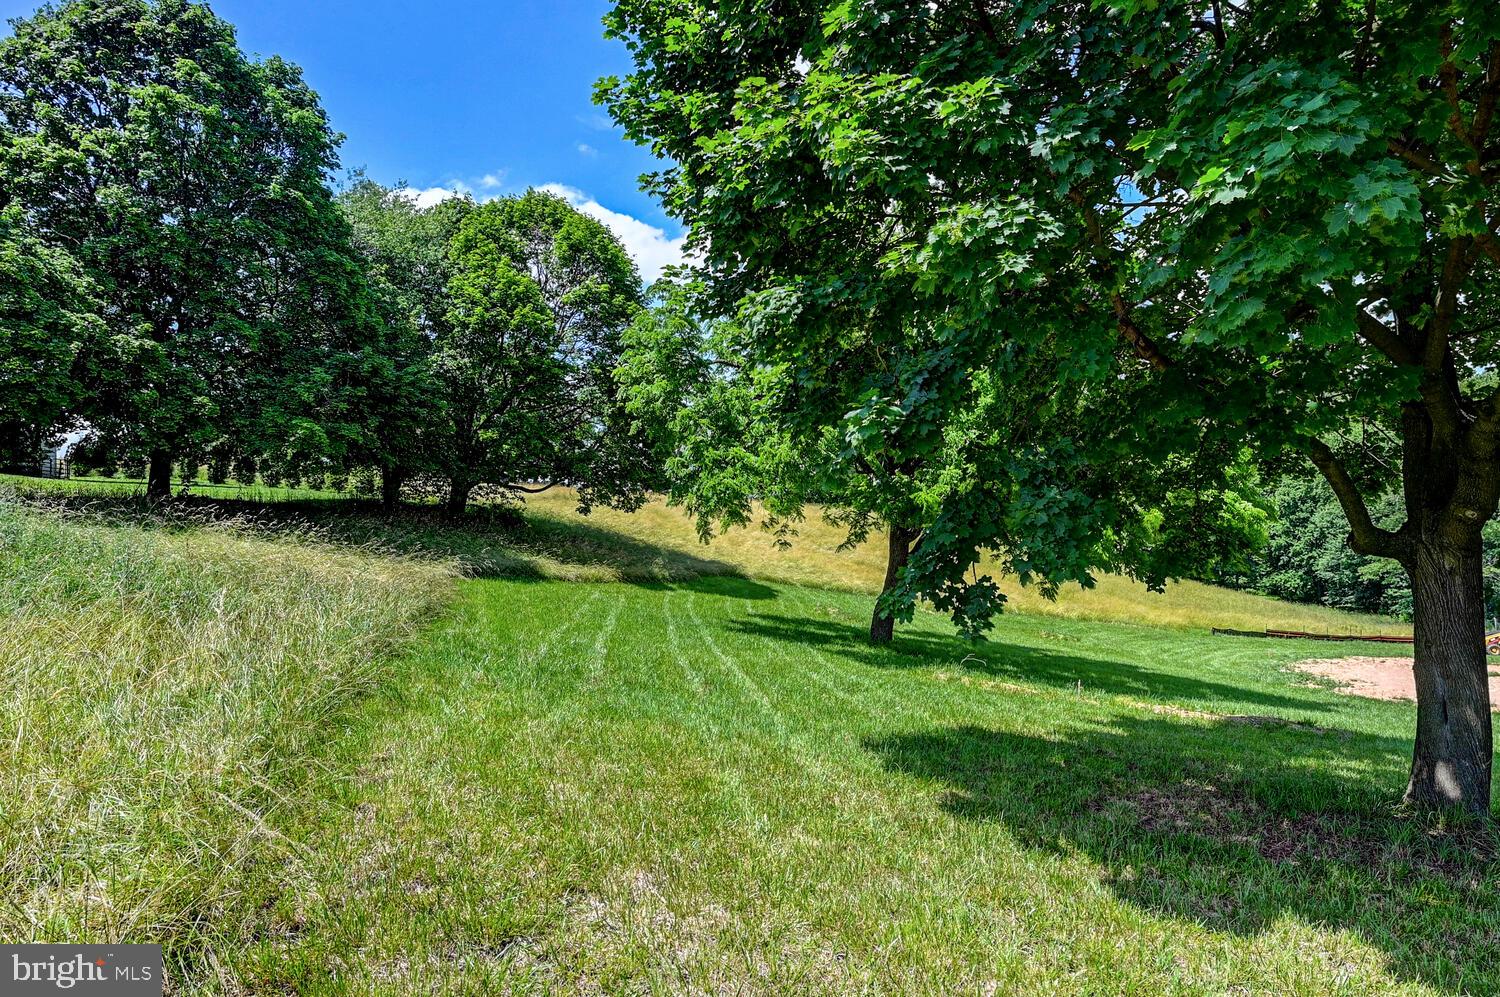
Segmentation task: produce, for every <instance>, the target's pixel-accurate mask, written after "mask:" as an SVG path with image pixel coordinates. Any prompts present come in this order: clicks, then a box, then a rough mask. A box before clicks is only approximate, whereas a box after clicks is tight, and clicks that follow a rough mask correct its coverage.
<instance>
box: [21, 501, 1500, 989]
mask: <svg viewBox="0 0 1500 997" xmlns="http://www.w3.org/2000/svg"><path fill="white" fill-rule="evenodd" d="M0 510H3V511H4V515H5V517H6V518H3V519H0V524H3V525H4V527H5V530H6V532H5V533H4V536H3V538H0V539H3V540H4V543H3V545H0V550H3V551H4V554H3V555H0V557H3V558H4V560H0V575H3V578H0V581H4V582H5V584H6V586H8V588H7V589H6V590H7V591H8V592H11V593H14V594H12V595H10V596H9V597H8V598H7V599H6V600H5V601H3V602H0V627H3V628H7V629H6V630H5V632H6V633H8V634H13V633H16V632H19V631H18V629H17V621H22V622H23V623H24V622H25V621H27V620H32V621H34V622H33V623H32V624H30V625H31V626H32V629H31V630H29V631H25V632H28V633H36V634H50V633H55V632H57V631H59V630H61V631H62V632H64V633H69V634H72V636H69V637H68V638H67V640H65V641H64V642H63V646H64V647H66V648H75V650H70V651H68V652H67V653H62V652H58V651H55V650H53V649H51V645H49V644H48V643H47V642H46V641H45V640H42V639H34V640H32V641H31V642H30V643H28V644H26V645H24V646H25V647H27V648H30V650H29V651H28V654H29V657H28V658H26V661H27V662H28V664H27V665H26V666H25V667H24V668H17V667H16V666H14V665H13V664H12V662H11V657H12V656H11V655H10V654H7V659H6V662H5V664H6V667H7V671H6V675H5V677H6V679H7V682H6V688H7V696H6V698H5V700H4V701H3V702H4V704H5V706H4V714H3V716H4V724H3V725H0V766H3V767H4V769H5V771H6V772H8V773H10V775H9V776H8V778H9V779H10V780H11V782H12V785H11V786H10V787H7V789H6V791H5V794H4V797H3V798H4V800H5V801H6V802H5V803H4V806H5V807H6V813H5V815H4V818H3V822H0V833H3V834H5V835H6V836H7V837H6V838H5V839H4V840H3V841H0V848H3V849H4V850H5V852H6V854H7V855H8V856H11V857H10V858H9V859H8V861H7V862H6V865H5V872H6V885H5V886H4V887H0V890H3V893H0V903H3V905H4V906H3V908H0V909H3V910H5V911H6V912H7V913H6V914H5V915H4V916H5V918H6V920H5V921H4V928H5V934H7V935H9V936H14V937H37V938H42V937H47V938H63V937H68V938H74V939H76V938H78V937H79V935H80V934H84V935H87V936H88V937H89V938H91V939H103V938H106V937H127V936H128V937H129V939H130V940H133V941H147V940H161V941H166V942H168V943H169V945H171V946H172V951H173V964H174V966H175V967H176V969H177V973H178V977H177V981H176V982H177V983H178V984H179V985H180V986H181V987H182V988H183V989H187V990H195V991H198V990H201V991H204V992H222V993H246V992H249V993H267V994H271V993H274V994H281V993H290V992H298V993H305V994H317V993H360V994H363V993H370V992H376V993H388V994H406V993H413V992H420V993H427V992H461V993H491V992H514V993H610V994H613V993H706V992H712V993H755V994H782V993H827V994H846V993H883V994H907V993H1002V994H1004V993H1028V994H1029V993H1038V992H1045V993H1069V994H1075V993H1076V994H1115V993H1141V994H1162V993H1215V994H1217V993H1393V992H1394V993H1493V992H1497V991H1500V865H1497V864H1496V862H1495V861H1494V859H1493V854H1494V852H1493V842H1492V839H1491V837H1490V834H1489V832H1488V831H1485V830H1482V829H1472V828H1470V829H1465V828H1456V829H1455V828H1445V827H1443V826H1441V825H1434V824H1432V823H1430V822H1426V821H1421V820H1416V819H1413V818H1409V817H1405V816H1402V815H1400V814H1399V813H1397V812H1395V810H1394V808H1393V803H1394V801H1395V800H1396V799H1397V798H1398V797H1399V794H1400V790H1401V788H1402V786H1403V784H1404V776H1405V768H1406V765H1407V753H1408V751H1409V748H1410V727H1411V721H1412V717H1411V707H1410V706H1409V705H1403V704H1398V703H1382V702H1375V701H1369V700H1363V699H1356V698H1351V697H1348V696H1344V695H1341V694H1338V693H1335V692H1333V691H1331V690H1329V689H1326V688H1322V687H1319V686H1316V685H1314V684H1311V683H1310V682H1309V680H1308V679H1307V678H1306V677H1305V676H1302V675H1301V674H1300V673H1295V672H1289V671H1287V670H1286V666H1287V665H1288V664H1289V663H1290V662H1292V661H1294V660H1296V659H1299V658H1306V657H1326V656H1328V655H1329V654H1330V653H1348V654H1356V653H1382V654H1388V653H1391V649H1390V648H1389V647H1372V646H1364V645H1326V644H1310V643H1300V642H1270V641H1264V640H1260V641H1257V640H1249V639H1235V638H1216V637H1210V636H1208V635H1207V634H1206V632H1204V631H1202V630H1196V631H1195V630H1189V629H1183V628H1181V627H1149V626H1140V625H1130V624H1126V623H1122V622H1118V621H1115V622H1101V621H1098V620H1091V619H1080V618H1070V617H1066V616H1058V615H1040V614H1025V613H1015V614H1007V615H1006V616H1005V617H1003V618H1002V619H1001V620H1000V621H999V623H998V625H997V628H996V631H995V634H994V639H993V640H991V641H990V642H988V643H985V644H982V645H978V646H974V645H969V644H965V643H963V642H961V641H959V640H957V639H955V638H954V637H953V636H952V634H951V628H950V627H949V626H948V624H947V623H946V622H945V621H944V620H942V619H941V618H939V617H936V616H934V615H931V614H919V615H918V618H917V620H916V621H915V623H914V624H913V625H912V626H910V627H907V628H904V629H902V630H899V631H898V637H897V641H896V644H895V645H894V647H892V648H890V649H885V650H873V649H871V648H870V647H868V646H867V645H866V644H865V643H864V640H863V635H864V631H865V629H866V626H867V623H868V614H869V606H870V602H869V596H868V594H866V593H863V592H859V591H853V592H845V591H836V590H831V589H823V588H811V587H806V586H796V585H789V584H785V583H783V582H772V581H766V580H763V579H756V578H751V577H746V576H745V574H744V573H737V570H736V569H735V568H734V566H733V565H732V564H728V563H727V562H726V561H720V560H716V559H714V558H712V557H704V558H702V559H700V560H699V561H693V560H686V559H685V558H688V557H689V555H687V554H685V553H682V552H674V551H672V550H670V549H665V548H663V549H660V550H655V552H654V553H653V550H654V546H653V545H652V544H648V543H646V542H644V541H642V540H640V539H638V538H634V537H630V536H624V535H621V534H619V533H618V532H617V531H612V530H610V529H606V528H604V527H603V526H592V527H589V530H591V531H592V532H584V531H580V532H578V533H576V534H574V535H573V536H574V537H575V543H574V544H573V545H572V546H571V547H570V546H569V545H568V544H566V543H556V542H554V541H556V540H557V539H558V537H560V536H565V535H566V534H565V533H560V532H559V531H562V530H563V526H562V525H559V524H561V523H563V520H561V519H553V520H551V521H550V524H542V525H541V526H539V527H538V528H537V531H536V532H525V531H523V532H521V533H519V534H517V533H516V531H515V530H514V529H507V530H500V529H498V528H497V529H495V530H490V531H486V530H483V529H480V530H475V531H468V532H465V533H463V534H462V535H455V534H454V533H453V531H446V530H442V529H440V528H437V527H435V526H432V525H431V524H426V523H425V522H424V521H422V520H420V519H418V518H415V517H413V518H410V519H408V520H402V521H398V522H394V523H384V524H382V523H378V522H376V521H373V520H368V519H364V518H360V517H355V516H350V517H348V518H346V519H343V520H339V521H334V520H333V518H332V517H331V515H330V516H329V517H326V518H328V519H329V521H328V522H326V523H323V524H321V525H319V526H318V527H317V528H316V529H306V528H303V529H302V531H301V532H298V530H297V528H295V527H294V526H292V525H291V524H290V521H278V522H273V523H269V524H267V523H266V522H265V521H261V522H259V523H252V522H248V521H243V520H242V521H240V522H238V523H230V524H224V523H214V522H212V521H211V520H209V519H208V518H207V517H206V515H205V516H203V517H196V513H195V516H179V518H177V519H168V520H165V521H158V520H152V519H149V518H148V519H145V520H143V519H142V518H141V517H140V516H139V515H138V514H132V513H130V512H129V511H128V510H123V509H119V508H117V507H112V506H105V507H104V508H102V509H95V510H93V511H90V512H72V513H66V514H59V513H57V512H55V511H52V510H50V509H46V508H40V509H38V508H31V507H28V506H25V505H17V504H14V503H13V504H12V505H11V506H10V507H8V508H5V507H3V506H0ZM198 511H199V512H205V513H206V510H198ZM377 536H380V537H383V538H384V540H385V543H384V545H383V546H377V545H375V544H374V543H373V539H374V538H375V537H377ZM515 536H519V537H520V538H521V540H522V541H529V542H530V545H529V546H528V544H527V543H525V542H517V543H515V544H511V543H510V542H508V541H507V539H506V538H507V537H515ZM18 537H19V538H20V539H19V540H17V538H18ZM28 538H30V539H28ZM612 544H613V545H615V546H614V550H615V553H614V554H613V555H609V554H608V551H609V550H610V549H611V545H612ZM16 551H20V554H19V556H18V555H16V553H15V552H16ZM442 551H446V554H445V556H443V557H438V556H436V553H437V552H442ZM414 555H420V556H414ZM460 556H461V559H462V561H463V562H465V563H467V564H468V565H469V577H467V578H464V579H461V580H456V581H455V580H454V577H453V576H454V571H455V567H456V565H457V562H458V561H459V560H460ZM278 558H279V559H281V560H280V561H278V560H277V559H278ZM101 565H102V566H103V567H104V569H105V570H102V571H101V570H100V566H101ZM570 566H571V568H570ZM602 569H608V570H610V571H614V572H618V573H619V574H620V576H622V577H631V578H635V579H638V580H637V581H634V582H600V581H590V580H586V579H589V578H593V577H595V572H596V571H599V570H602ZM100 579H102V580H100ZM568 579H585V580H568ZM240 590H243V594H241V592H240ZM174 591H180V592H182V593H183V595H182V596H181V597H176V596H173V595H172V593H173V592H174ZM362 593H363V594H362ZM377 595H378V596H379V599H377V598H376V596H377ZM261 603H264V604H265V609H264V611H262V612H253V611H251V609H250V607H251V606H253V605H258V604H261ZM440 604H441V605H442V606H443V607H444V608H443V609H442V610H441V611H439V610H438V608H437V607H438V606H439V605H440ZM374 606H379V607H380V609H379V611H378V612H377V611H375V610H373V609H368V610H364V611H359V612H356V611H355V607H374ZM325 617H326V619H327V620H328V621H330V622H329V624H328V625H326V626H325V625H324V624H323V623H321V622H320V620H321V619H323V618H325ZM418 617H425V618H427V619H428V620H429V622H428V623H427V624H426V626H425V627H424V628H423V629H422V630H420V631H418V632H415V634H414V632H413V630H412V622H411V621H412V620H413V619H415V618H418ZM85 620H88V621H100V622H99V623H97V624H90V625H88V626H85V625H82V623H81V622H80V621H85ZM132 620H139V621H144V622H140V623H132V622H129V621H132ZM111 621H112V622H111ZM339 621H343V622H342V623H341V624H340V623H339ZM148 624H149V626H148ZM356 624H357V625H356ZM132 628H134V629H132ZM142 628H145V629H142ZM215 628H217V629H215ZM137 633H149V634H152V635H155V637H156V638H158V639H160V638H161V637H162V636H163V635H165V637H167V638H169V640H168V643H167V645H165V647H164V648H162V649H160V650H156V651H148V650H146V648H148V647H152V646H156V644H155V643H154V642H153V641H152V640H137V639H134V638H132V639H129V640H127V639H125V638H123V637H120V636H118V635H120V634H126V635H129V634H137ZM209 634H212V635H214V636H212V638H211V639H210V637H208V636H205V635H209ZM294 634H306V635H307V636H306V637H304V638H303V642H302V643H298V642H296V641H292V640H289V639H288V638H289V637H290V636H291V635H294ZM278 640H279V641H280V643H278ZM174 642H175V643H174ZM215 649H217V650H215ZM7 650H8V649H7ZM341 676H348V678H347V680H345V679H343V678H341ZM143 681H145V682H146V683H147V688H148V693H147V694H138V693H136V692H135V691H134V689H135V688H136V686H137V685H139V684H140V683H141V682H143ZM59 689H62V690H69V691H71V690H75V689H85V690H87V691H88V692H89V695H84V696H78V697H72V696H64V695H62V694H61V693H59V692H57V690H59ZM137 696H140V698H139V699H136V698H132V697H137ZM90 697H92V700H91V698H90ZM75 699H77V700H81V701H82V704H83V705H80V703H79V702H75V701H74V700H75ZM94 700H97V701H100V702H104V703H106V704H123V705H111V706H109V707H108V708H105V707H100V706H94V705H90V704H91V703H92V701H94ZM127 707H128V708H127ZM283 713H284V714H285V716H286V726H287V729H286V730H280V729H279V728H278V725H277V717H278V716H280V715H281V714H283ZM48 725H50V726H48ZM219 744H223V745H224V747H222V748H216V747H215V746H216V745H219ZM71 758H77V759H79V760H80V761H81V762H82V763H86V764H79V765H77V766H73V765H70V764H68V760H69V759H71ZM38 778H41V779H44V780H45V783H44V784H45V787H46V788H45V791H43V790H31V789H28V788H27V787H31V786H34V785H36V784H37V780H38ZM17 790H23V791H24V795H23V800H24V802H23V804H22V806H21V808H20V809H16V808H15V804H13V803H12V802H10V801H12V800H13V799H14V798H15V795H14V794H15V792H16V791H17ZM221 797H223V798H227V799H228V800H229V801H231V802H230V803H223V802H220V799H221ZM226 864H228V866H229V868H230V870H231V873H225V872H223V871H222V870H223V869H224V868H225V866H226ZM101 909H102V910H109V911H114V912H116V913H115V915H114V916H113V917H112V918H104V917H103V916H102V915H101V914H100V911H101ZM139 911H148V912H149V914H140V913H137V912H139ZM90 918H92V920H90Z"/></svg>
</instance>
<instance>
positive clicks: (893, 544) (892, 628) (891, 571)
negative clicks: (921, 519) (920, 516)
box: [870, 526, 917, 644]
mask: <svg viewBox="0 0 1500 997" xmlns="http://www.w3.org/2000/svg"><path fill="white" fill-rule="evenodd" d="M916 536H917V531H916V530H910V529H907V528H906V527H903V526H892V527H890V532H889V534H888V539H887V544H888V551H887V553H886V559H885V585H884V586H883V587H882V588H881V590H880V595H881V597H882V598H884V596H885V594H886V593H887V592H889V591H890V590H891V589H893V588H895V587H896V582H897V581H898V580H899V579H900V576H901V569H902V568H904V567H906V559H907V557H909V556H910V555H911V544H912V541H913V540H915V539H916ZM895 635H896V621H895V620H894V619H893V618H891V617H890V616H887V615H885V614H884V613H883V612H882V610H881V606H880V603H879V602H876V603H875V613H874V615H873V616H871V617H870V643H871V644H889V643H890V642H891V639H892V638H893V637H894V636H895Z"/></svg>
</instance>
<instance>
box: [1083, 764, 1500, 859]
mask: <svg viewBox="0 0 1500 997" xmlns="http://www.w3.org/2000/svg"><path fill="white" fill-rule="evenodd" d="M1111 808H1119V809H1121V810H1123V811H1124V812H1126V813H1129V814H1130V815H1132V816H1133V818H1134V819H1135V821H1136V823H1137V826H1139V827H1140V828H1141V829H1142V830H1145V831H1148V832H1153V833H1157V834H1163V833H1165V834H1189V835H1194V836H1196V837H1200V838H1208V839H1211V840H1215V841H1222V842H1230V843H1234V844H1239V845H1246V846H1248V847H1250V848H1253V849H1255V850H1256V851H1257V852H1259V853H1260V856H1261V857H1262V858H1264V859H1267V860H1269V861H1271V862H1276V863H1280V864H1292V865H1298V864H1302V863H1308V862H1313V863H1316V862H1330V861H1332V862H1343V863H1346V864H1358V865H1364V866H1379V867H1387V866H1392V865H1403V866H1406V867H1408V868H1410V869H1413V870H1415V871H1419V872H1425V873H1432V874H1438V875H1442V876H1445V877H1448V878H1450V879H1453V880H1455V881H1459V882H1469V883H1475V882H1477V881H1478V880H1477V878H1476V877H1479V876H1480V875H1482V874H1483V875H1488V874H1489V873H1488V872H1487V870H1490V869H1492V868H1493V862H1494V861H1495V840H1494V839H1493V838H1492V837H1491V836H1490V833H1489V832H1488V831H1487V830H1485V829H1482V828H1481V829H1479V830H1477V831H1475V832H1473V833H1468V834H1454V833H1436V832H1434V833H1432V834H1416V835H1411V836H1409V837H1408V838H1407V839H1406V840H1402V839H1401V838H1400V837H1399V836H1398V837H1397V838H1394V839H1393V838H1392V837H1391V836H1390V834H1389V829H1388V828H1382V827H1380V826H1379V825H1378V822H1375V823H1371V822H1368V821H1361V820H1358V819H1355V820H1351V819H1350V818H1349V816H1348V815H1328V814H1311V813H1307V814H1296V815H1291V816H1285V815H1276V814H1272V813H1268V812H1267V811H1266V810H1265V808H1263V807H1262V806H1261V805H1260V804H1259V803H1257V802H1256V801H1255V800H1253V799H1251V798H1250V797H1249V796H1248V795H1247V794H1246V793H1245V792H1244V791H1243V790H1242V789H1239V788H1236V787H1222V786H1220V785H1218V784H1216V783H1214V782H1209V781H1204V780H1198V779H1184V780H1183V781H1182V782H1180V783H1177V784H1176V785H1172V786H1161V787H1149V786H1148V787H1142V788H1139V789H1137V790H1135V791H1134V792H1131V793H1128V794H1123V795H1116V796H1107V797H1103V798H1101V799H1099V800H1096V801H1095V802H1094V803H1093V804H1092V805H1091V806H1090V809H1091V810H1092V811H1094V812H1100V811H1103V810H1108V809H1111Z"/></svg>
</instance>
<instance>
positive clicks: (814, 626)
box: [728, 613, 1330, 713]
mask: <svg viewBox="0 0 1500 997" xmlns="http://www.w3.org/2000/svg"><path fill="white" fill-rule="evenodd" d="M728 626H729V628H730V629H733V630H736V631H738V632H740V633H743V634H751V635H754V636H757V637H765V638H769V639H772V640H778V641H788V642H792V643H805V644H810V645H813V646H815V647H818V648H820V649H823V650H825V651H828V652H831V653H834V654H838V655H840V656H841V657H843V658H846V659H848V660H852V661H858V662H861V663H863V664H867V665H872V666H874V667H877V668H931V667H933V666H934V665H941V664H949V665H950V666H952V667H961V668H963V669H964V671H966V672H970V673H975V674H979V675H984V676H986V677H989V678H997V679H1009V680H1014V681H1024V682H1031V683H1040V684H1044V685H1050V686H1056V687H1058V688H1066V689H1070V690H1071V689H1076V688H1079V687H1080V686H1081V687H1082V688H1083V689H1086V690H1089V691H1091V692H1107V693H1117V694H1121V695H1130V696H1135V697H1139V698H1142V699H1150V700H1208V701H1213V700H1220V701H1225V702H1237V703H1246V704H1253V705H1256V706H1262V707H1277V708H1281V709H1295V710H1307V711H1310V712H1325V713H1326V712H1328V711H1329V710H1330V706H1329V705H1328V704H1326V703H1322V702H1319V701H1317V700H1314V699H1307V698H1303V697H1298V696H1284V695H1280V694H1277V693H1272V692H1262V691H1259V690H1255V689H1245V688H1242V687H1239V686H1232V685H1225V684H1224V683H1221V682H1210V681H1206V680H1203V679H1195V678H1191V677H1188V676H1183V675H1172V674H1170V673H1166V672H1159V671H1154V670H1152V669H1149V668H1143V667H1141V666H1140V665H1134V664H1131V663H1129V662H1126V661H1117V660H1113V659H1109V658H1091V657H1082V656H1078V655H1071V654H1059V653H1056V652H1052V651H1044V650H1040V649H1037V648H1031V647H1024V646H1019V645H1014V644H1003V643H999V642H993V641H990V642H986V643H984V644H982V645H974V644H970V643H968V642H966V641H964V640H963V639H962V638H960V637H958V636H956V635H944V634H934V633H921V632H913V631H911V630H909V629H908V630H901V629H899V628H898V630H897V637H896V640H895V642H894V643H893V644H891V645H890V646H889V647H883V648H882V647H872V646H871V645H870V642H869V635H868V632H867V631H866V630H865V629H864V628H863V627H860V626H856V625H851V624H847V623H839V622H835V621H830V620H816V619H806V618H800V617H793V616H781V615H776V614H765V613H761V614H757V615H755V616H754V617H751V618H748V619H736V620H732V621H730V622H729V624H728Z"/></svg>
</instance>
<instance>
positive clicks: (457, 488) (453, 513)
mask: <svg viewBox="0 0 1500 997" xmlns="http://www.w3.org/2000/svg"><path fill="white" fill-rule="evenodd" d="M473 488H474V486H473V485H471V484H469V483H468V482H458V481H453V482H450V483H449V485H448V504H447V506H446V507H445V511H446V515H447V517H448V518H449V519H455V520H456V519H463V518H464V510H466V509H467V508H468V507H469V492H470V491H472V490H473Z"/></svg>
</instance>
